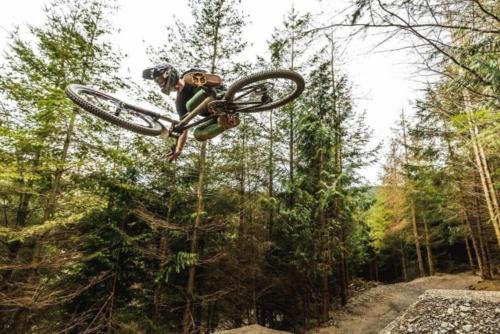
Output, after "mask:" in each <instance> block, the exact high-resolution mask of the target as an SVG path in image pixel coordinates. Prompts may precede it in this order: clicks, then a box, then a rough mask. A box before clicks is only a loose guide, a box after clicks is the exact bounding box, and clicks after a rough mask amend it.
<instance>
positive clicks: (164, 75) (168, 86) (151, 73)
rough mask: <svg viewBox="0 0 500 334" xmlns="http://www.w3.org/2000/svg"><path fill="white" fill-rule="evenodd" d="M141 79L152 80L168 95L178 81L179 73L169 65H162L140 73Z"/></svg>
mask: <svg viewBox="0 0 500 334" xmlns="http://www.w3.org/2000/svg"><path fill="white" fill-rule="evenodd" d="M142 77H143V78H144V79H148V80H154V81H155V82H156V83H157V84H158V85H159V86H160V87H161V91H162V92H163V93H165V94H169V93H170V92H171V91H172V90H174V87H175V85H176V84H177V81H179V72H177V70H176V69H175V67H173V66H171V65H169V64H162V65H158V66H156V67H151V68H147V69H145V70H144V71H143V72H142Z"/></svg>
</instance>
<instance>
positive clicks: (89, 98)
mask: <svg viewBox="0 0 500 334" xmlns="http://www.w3.org/2000/svg"><path fill="white" fill-rule="evenodd" d="M65 92H66V95H67V96H68V97H69V98H70V100H71V101H73V102H74V103H75V104H77V105H79V106H80V107H81V108H83V109H84V110H86V111H88V112H89V113H91V114H93V115H95V116H97V117H99V118H101V119H103V120H105V121H107V122H110V123H112V124H114V125H117V126H119V127H122V128H124V129H127V130H130V131H133V132H136V133H139V134H141V135H148V136H158V135H160V134H161V133H162V131H163V126H162V125H161V123H160V122H158V115H157V113H155V112H154V111H150V110H147V109H143V108H140V107H137V106H134V105H131V104H129V103H126V102H123V101H121V100H119V99H117V98H116V97H114V96H112V95H110V94H108V93H104V92H101V91H99V90H97V89H95V88H91V87H87V86H82V85H76V84H71V85H69V86H68V87H66V90H65Z"/></svg>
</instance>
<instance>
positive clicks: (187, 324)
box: [182, 141, 207, 334]
mask: <svg viewBox="0 0 500 334" xmlns="http://www.w3.org/2000/svg"><path fill="white" fill-rule="evenodd" d="M206 150H207V142H206V141H204V142H202V143H201V150H200V160H199V170H200V175H199V177H198V188H197V191H196V198H197V203H196V218H195V221H194V226H193V233H192V235H191V247H190V251H191V253H192V254H194V253H196V251H197V247H198V244H197V242H198V227H199V226H200V222H201V215H202V212H203V207H204V202H203V190H204V185H205V160H206ZM195 274H196V265H192V266H190V267H189V272H188V280H187V285H186V307H185V309H184V316H183V318H182V332H183V333H184V334H189V331H190V328H191V324H192V321H191V319H192V304H193V295H194V278H195ZM193 325H194V324H193Z"/></svg>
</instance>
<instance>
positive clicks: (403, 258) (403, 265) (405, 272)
mask: <svg viewBox="0 0 500 334" xmlns="http://www.w3.org/2000/svg"><path fill="white" fill-rule="evenodd" d="M400 248H401V269H402V272H403V280H404V281H405V282H407V281H408V270H407V269H406V254H405V250H404V248H403V242H402V241H401V244H400Z"/></svg>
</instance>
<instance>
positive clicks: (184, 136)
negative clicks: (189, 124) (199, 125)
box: [175, 130, 188, 153]
mask: <svg viewBox="0 0 500 334" xmlns="http://www.w3.org/2000/svg"><path fill="white" fill-rule="evenodd" d="M187 137H188V130H184V132H182V133H181V135H180V136H179V139H178V140H177V148H176V150H175V151H176V152H179V153H181V152H182V150H183V149H184V146H185V145H186V141H187Z"/></svg>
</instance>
